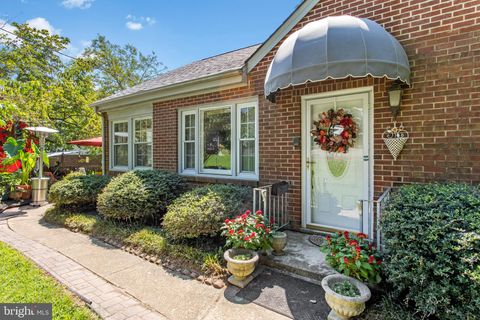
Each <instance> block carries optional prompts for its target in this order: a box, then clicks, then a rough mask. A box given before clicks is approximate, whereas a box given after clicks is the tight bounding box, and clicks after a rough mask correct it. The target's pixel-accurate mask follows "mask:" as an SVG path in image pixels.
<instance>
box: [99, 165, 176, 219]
mask: <svg viewBox="0 0 480 320" xmlns="http://www.w3.org/2000/svg"><path fill="white" fill-rule="evenodd" d="M184 189H185V181H184V180H183V178H182V177H180V176H179V175H178V174H174V173H170V172H165V171H160V170H143V171H130V172H127V173H124V174H122V175H120V176H117V177H115V178H113V179H112V181H111V182H110V183H109V184H108V185H107V187H106V188H105V189H104V190H103V193H102V194H101V195H100V196H99V197H98V201H97V209H98V212H99V213H100V214H101V215H103V216H104V217H107V218H113V219H118V220H140V221H146V220H149V219H150V220H152V219H153V220H158V219H160V218H162V216H163V214H164V213H165V211H166V210H167V206H168V205H169V204H170V203H171V202H172V201H173V200H174V199H175V198H176V197H178V196H179V195H180V194H181V193H182V191H184Z"/></svg>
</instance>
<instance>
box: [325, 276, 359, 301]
mask: <svg viewBox="0 0 480 320" xmlns="http://www.w3.org/2000/svg"><path fill="white" fill-rule="evenodd" d="M332 290H333V291H335V292H336V293H338V294H341V295H342V296H345V297H357V296H359V295H360V291H358V288H357V287H356V286H354V285H353V284H352V283H351V282H350V281H348V280H344V281H340V282H337V283H335V284H334V285H333V286H332Z"/></svg>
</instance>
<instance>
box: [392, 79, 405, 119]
mask: <svg viewBox="0 0 480 320" xmlns="http://www.w3.org/2000/svg"><path fill="white" fill-rule="evenodd" d="M402 91H403V88H402V83H401V82H398V81H394V82H393V83H392V86H391V87H390V88H389V89H388V101H389V104H390V111H391V112H392V117H393V120H395V119H396V118H397V116H398V114H399V113H400V104H401V102H402Z"/></svg>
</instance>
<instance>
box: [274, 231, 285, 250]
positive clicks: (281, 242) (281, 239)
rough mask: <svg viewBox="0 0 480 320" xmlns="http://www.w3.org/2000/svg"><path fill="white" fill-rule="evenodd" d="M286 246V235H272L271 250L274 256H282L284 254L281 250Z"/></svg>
mask: <svg viewBox="0 0 480 320" xmlns="http://www.w3.org/2000/svg"><path fill="white" fill-rule="evenodd" d="M286 246H287V234H286V233H285V232H282V231H275V232H274V233H273V234H272V248H273V254H274V255H276V256H283V255H284V254H285V252H284V251H283V249H285V247H286Z"/></svg>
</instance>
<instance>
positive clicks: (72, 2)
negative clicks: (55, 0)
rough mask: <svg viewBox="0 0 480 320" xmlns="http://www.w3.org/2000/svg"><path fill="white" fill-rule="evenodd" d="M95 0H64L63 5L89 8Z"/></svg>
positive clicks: (68, 7)
mask: <svg viewBox="0 0 480 320" xmlns="http://www.w3.org/2000/svg"><path fill="white" fill-rule="evenodd" d="M93 1H94V0H63V1H62V6H64V7H65V8H67V9H75V8H79V9H88V8H90V7H91V6H92V3H93Z"/></svg>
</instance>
